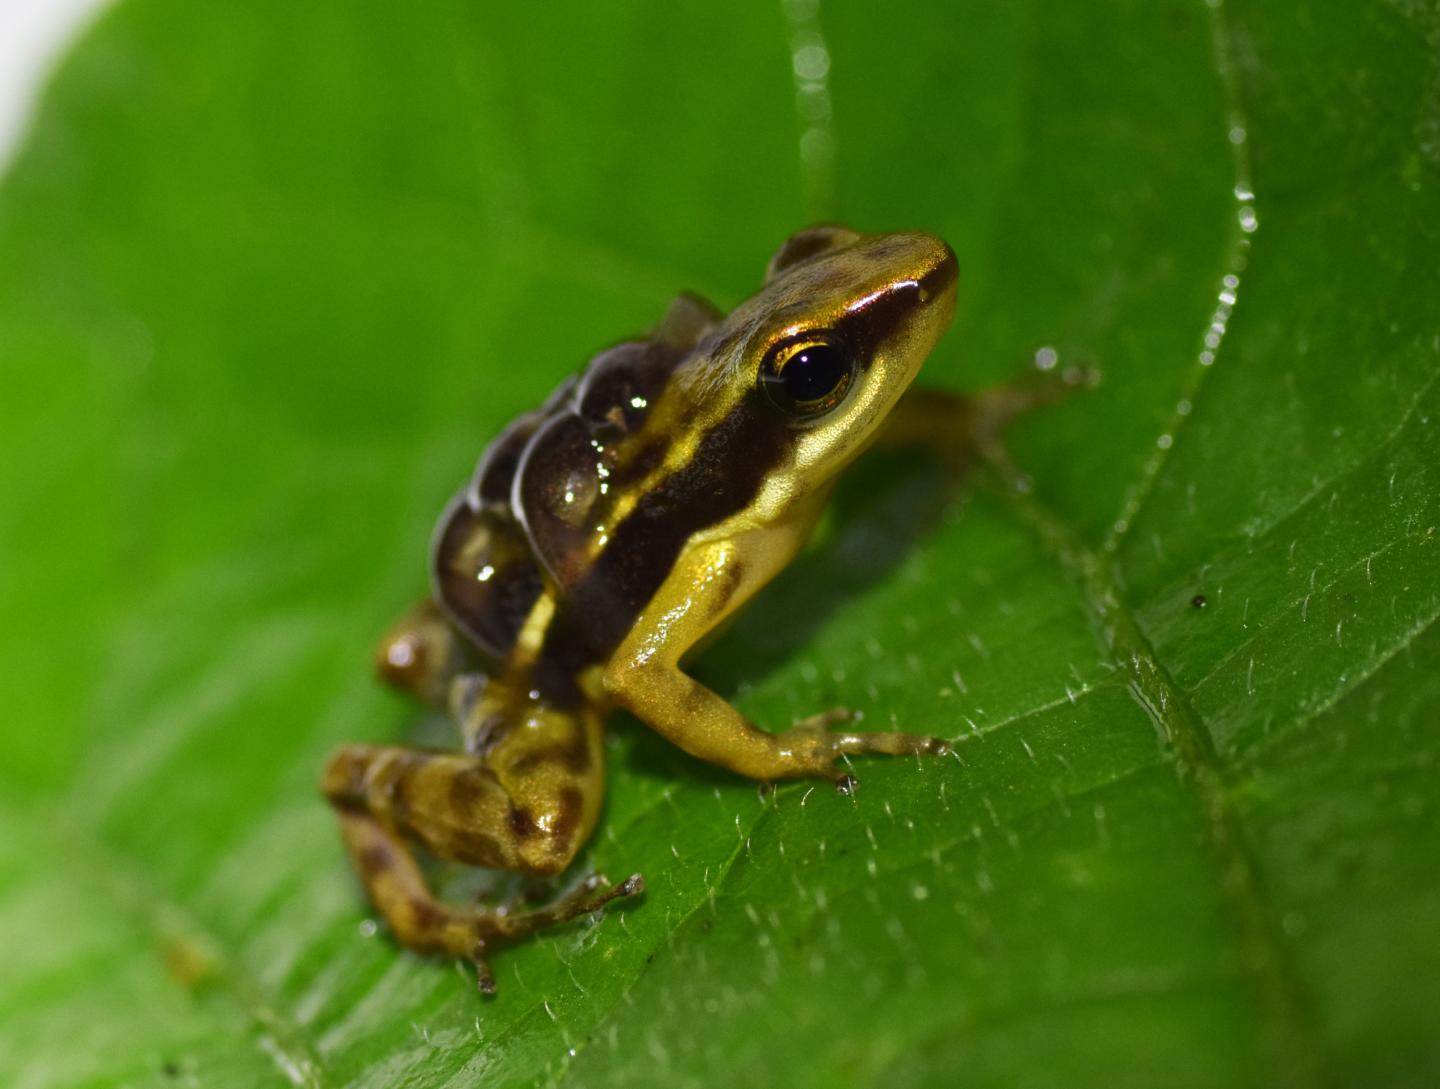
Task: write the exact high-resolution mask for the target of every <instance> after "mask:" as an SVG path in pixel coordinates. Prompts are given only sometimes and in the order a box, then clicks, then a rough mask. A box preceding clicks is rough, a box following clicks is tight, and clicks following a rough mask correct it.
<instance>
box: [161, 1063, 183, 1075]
mask: <svg viewBox="0 0 1440 1089" xmlns="http://www.w3.org/2000/svg"><path fill="white" fill-rule="evenodd" d="M160 1073H162V1074H164V1075H165V1076H166V1077H167V1078H178V1077H179V1076H180V1064H179V1063H177V1062H176V1061H175V1060H174V1059H166V1060H165V1061H164V1062H163V1063H161V1064H160Z"/></svg>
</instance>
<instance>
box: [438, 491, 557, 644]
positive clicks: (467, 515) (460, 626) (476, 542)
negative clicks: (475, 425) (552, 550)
mask: <svg viewBox="0 0 1440 1089" xmlns="http://www.w3.org/2000/svg"><path fill="white" fill-rule="evenodd" d="M431 578H432V581H433V583H434V587H433V588H434V592H435V600H436V602H437V603H438V604H439V605H440V606H441V608H442V609H443V610H444V613H445V615H446V617H447V619H449V621H450V623H451V624H452V625H454V627H455V628H456V629H457V630H459V631H460V632H461V634H463V635H464V636H465V637H466V638H467V639H468V640H469V641H470V642H471V644H472V645H474V646H475V648H476V649H477V650H479V651H480V652H481V653H482V654H487V655H489V656H490V657H492V658H496V659H499V658H503V657H505V655H506V654H507V653H509V651H510V648H511V647H513V646H514V645H515V640H516V639H517V638H518V637H519V635H520V629H521V628H522V627H524V625H525V618H526V617H527V616H529V615H530V610H531V608H533V607H534V605H535V602H536V600H537V599H538V598H539V597H540V593H541V590H542V589H543V579H542V576H541V574H540V568H539V566H538V565H537V564H536V563H535V559H534V557H533V556H532V555H531V553H530V546H529V542H528V541H527V540H526V539H525V536H524V533H523V532H522V531H521V529H520V527H519V525H518V524H517V523H516V522H515V519H514V517H513V516H512V515H511V514H510V511H509V509H508V508H504V507H498V506H495V505H493V504H487V505H486V506H484V507H483V508H481V509H479V510H476V509H475V508H473V507H472V506H471V505H470V504H469V502H468V501H467V500H466V498H465V497H464V496H462V497H461V498H459V499H457V500H456V501H455V502H454V503H452V504H451V505H450V507H449V509H447V510H446V512H445V514H444V515H443V516H442V518H441V521H440V532H439V534H438V536H437V537H436V540H435V550H434V555H433V557H432V560H431Z"/></svg>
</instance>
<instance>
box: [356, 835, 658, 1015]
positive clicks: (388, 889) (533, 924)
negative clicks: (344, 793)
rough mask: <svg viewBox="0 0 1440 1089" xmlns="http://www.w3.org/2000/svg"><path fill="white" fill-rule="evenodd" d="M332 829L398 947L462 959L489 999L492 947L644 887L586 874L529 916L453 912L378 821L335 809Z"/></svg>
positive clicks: (633, 880)
mask: <svg viewBox="0 0 1440 1089" xmlns="http://www.w3.org/2000/svg"><path fill="white" fill-rule="evenodd" d="M340 828H341V831H342V833H343V834H344V837H345V844H346V846H347V847H348V848H349V849H350V853H351V856H352V857H353V858H354V860H355V866H356V869H357V870H358V871H359V873H360V876H361V879H362V880H363V881H364V882H365V886H366V888H367V890H368V891H369V893H370V898H371V900H372V901H374V904H375V907H376V908H377V909H379V911H380V914H381V915H383V916H384V917H385V920H386V922H388V923H389V924H390V929H391V930H392V931H393V932H394V935H395V937H396V938H397V939H398V940H399V941H400V942H401V944H403V945H406V946H408V947H409V948H411V949H414V950H416V951H417V952H422V953H443V954H447V955H449V956H452V957H461V958H463V959H466V960H469V961H470V962H471V963H473V964H474V965H475V969H476V972H477V974H478V976H479V983H480V990H481V991H483V992H484V993H486V994H493V993H494V992H495V980H494V978H493V977H492V976H491V974H490V967H489V964H488V962H487V956H488V954H489V952H490V951H491V950H492V949H494V947H495V946H496V945H498V944H501V943H503V942H506V941H511V940H513V939H516V938H523V937H524V936H526V935H527V934H533V933H535V932H536V931H537V930H543V929H545V928H546V927H551V926H559V925H560V924H561V923H565V922H569V921H570V920H571V919H575V918H578V917H579V916H581V915H587V914H589V913H590V912H593V911H598V910H600V909H601V908H603V907H605V906H606V905H607V904H609V903H610V902H611V901H613V900H616V899H619V898H620V897H622V896H633V895H635V894H636V893H639V892H642V891H643V890H644V887H645V883H644V881H643V880H641V878H640V875H639V874H633V875H632V876H630V877H628V878H626V879H625V880H624V881H621V882H620V883H619V884H615V885H610V884H608V883H607V882H606V880H605V878H603V877H601V876H599V875H592V876H590V877H588V878H586V879H585V880H584V881H582V882H581V883H580V884H579V885H578V886H576V887H575V888H574V889H572V890H570V891H569V892H567V893H565V894H564V895H562V896H561V897H560V898H559V899H557V900H555V901H554V902H552V903H551V904H549V905H547V906H546V907H542V908H538V909H535V910H533V911H531V910H523V911H516V910H513V909H511V908H507V907H493V908H485V907H473V908H460V907H456V906H453V905H451V904H447V903H445V902H443V901H441V900H439V899H438V898H436V897H435V895H434V894H433V893H432V892H431V890H430V888H429V886H428V885H427V884H426V882H425V879H424V877H423V876H422V875H421V873H420V868H419V866H417V865H416V864H415V858H414V856H413V855H412V854H411V851H410V848H409V845H408V844H406V843H405V842H403V841H402V840H400V839H399V838H398V837H397V836H396V835H395V833H393V832H392V831H391V830H390V829H389V828H387V827H386V826H385V825H384V824H382V823H381V822H380V821H378V820H376V819H375V818H374V817H372V816H369V815H368V814H364V813H359V812H355V811H353V810H341V812H340Z"/></svg>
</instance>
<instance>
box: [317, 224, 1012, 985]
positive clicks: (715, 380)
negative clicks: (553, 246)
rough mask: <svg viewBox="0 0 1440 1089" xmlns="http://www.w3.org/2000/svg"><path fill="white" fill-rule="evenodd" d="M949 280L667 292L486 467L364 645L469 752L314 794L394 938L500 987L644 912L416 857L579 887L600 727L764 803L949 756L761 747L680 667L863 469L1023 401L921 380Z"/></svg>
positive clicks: (927, 274)
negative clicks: (633, 731) (753, 786)
mask: <svg viewBox="0 0 1440 1089" xmlns="http://www.w3.org/2000/svg"><path fill="white" fill-rule="evenodd" d="M958 282H959V267H958V263H957V260H956V257H955V254H954V251H953V250H952V249H951V248H950V246H949V245H947V244H946V243H945V242H944V241H943V240H941V239H940V238H938V237H937V236H935V235H933V234H929V233H925V232H920V231H899V232H886V233H877V234H862V233H860V232H857V231H855V230H852V229H850V228H848V227H843V226H836V225H827V226H818V227H810V228H807V229H805V230H802V231H799V232H798V233H796V234H794V235H792V236H791V237H789V238H788V239H786V240H785V242H784V243H783V245H782V246H781V247H780V249H779V250H778V251H777V252H776V253H775V254H774V256H773V257H772V258H771V259H770V261H769V263H768V265H767V266H766V268H765V273H764V277H763V280H762V283H761V286H760V289H759V291H758V292H757V293H756V294H754V295H753V296H751V297H750V298H749V299H747V300H746V301H744V302H742V303H741V304H740V305H739V306H737V307H735V308H734V309H733V310H732V311H730V312H729V313H728V314H724V313H722V312H721V311H719V310H717V309H716V308H715V307H713V306H712V305H710V304H709V303H708V302H706V301H704V300H703V299H701V298H699V297H698V296H696V295H693V294H681V295H679V296H678V297H677V298H676V299H675V301H674V302H673V303H672V304H671V305H670V307H669V309H668V310H667V311H666V312H665V313H664V315H663V317H662V318H661V320H660V321H659V323H658V324H657V325H656V326H655V327H654V328H653V329H652V330H651V332H650V333H649V334H648V335H646V336H644V337H640V338H637V339H633V340H628V341H624V342H622V343H620V344H618V345H616V346H614V347H611V348H608V349H606V350H605V351H602V352H601V353H600V354H598V355H596V356H594V357H593V358H592V359H591V360H590V361H589V362H588V363H587V364H586V365H585V366H584V367H583V368H582V369H581V371H580V372H579V373H578V374H576V375H574V376H572V377H570V378H568V379H567V380H565V381H564V382H563V383H562V384H561V385H560V386H559V387H558V388H557V389H556V390H555V391H554V393H553V394H551V396H550V397H549V398H548V399H547V400H545V401H544V403H543V404H542V405H541V406H540V407H539V408H537V409H535V410H534V411H530V412H527V413H525V414H523V415H521V416H519V417H518V418H516V419H515V420H514V421H513V422H512V423H510V424H509V425H508V426H507V427H506V428H505V429H503V430H502V431H501V432H499V434H498V435H497V436H496V437H495V438H494V440H493V441H492V442H491V443H490V444H489V446H488V447H486V449H485V451H484V453H483V454H482V456H481V457H480V459H479V462H478V465H477V466H476V468H475V470H474V472H473V473H472V475H471V476H470V478H469V479H468V481H467V482H466V483H465V485H464V486H463V487H462V488H461V489H460V490H459V492H458V494H457V495H456V496H455V497H454V498H453V500H452V501H451V502H450V503H449V505H448V506H447V507H446V508H445V510H444V512H443V514H442V515H441V517H440V519H439V522H438V524H437V526H436V529H435V532H434V536H433V539H432V547H431V552H430V586H431V592H430V594H429V596H428V597H426V598H425V599H424V600H422V601H421V602H420V604H419V605H417V606H416V607H415V608H413V609H412V610H411V611H410V612H409V613H407V614H406V615H405V616H404V617H402V618H401V619H400V621H399V622H398V623H396V624H395V626H394V627H393V628H392V629H391V630H390V631H389V632H388V633H387V634H386V635H385V637H384V638H383V639H382V640H381V642H380V645H379V648H378V650H377V653H376V670H377V672H378V674H379V677H380V679H381V680H382V681H384V682H385V683H387V684H389V685H391V686H393V687H395V688H397V689H400V690H402V691H404V692H407V693H409V694H410V695H412V696H415V697H417V698H418V699H419V700H421V701H422V702H424V703H426V704H428V705H429V706H430V707H432V708H434V709H436V710H438V711H441V712H444V713H446V714H448V715H449V716H450V717H452V718H453V719H454V721H455V723H456V725H457V726H458V728H459V734H460V744H459V746H458V748H457V749H455V750H442V749H427V748H419V747H413V746H400V745H370V744H348V745H344V746H342V747H341V748H339V749H338V750H337V751H336V752H335V753H334V754H333V755H332V756H331V758H330V760H329V762H328V763H327V765H326V767H325V770H324V773H323V776H322V783H321V787H322V791H323V794H324V796H325V797H326V798H327V799H328V801H329V803H330V805H331V807H332V808H333V809H334V811H335V813H336V815H337V817H338V819H339V823H340V831H341V836H342V839H343V841H344V844H345V846H346V848H347V850H348V853H349V855H350V858H351V860H352V863H353V866H354V868H355V870H356V872H357V873H358V875H359V877H360V879H361V881H362V883H363V885H364V887H365V890H366V892H367V893H368V895H369V898H370V900H371V902H372V903H373V905H374V907H375V909H376V910H377V911H378V912H379V914H380V915H381V916H383V918H384V919H385V921H386V922H387V923H388V925H389V928H390V930H391V932H392V933H393V935H394V936H395V938H396V939H397V940H398V941H399V942H400V943H401V944H402V945H404V946H406V947H408V948H409V949H411V950H414V951H417V952H420V953H428V954H440V955H448V956H451V957H455V958H460V959H464V960H468V961H470V962H471V963H472V964H474V966H475V969H476V972H477V978H478V980H479V986H480V989H481V991H483V992H485V993H487V994H493V993H494V989H495V985H494V977H493V973H492V972H491V969H490V964H489V957H490V955H491V953H492V952H493V950H494V949H495V947H497V946H498V945H500V944H503V943H506V942H513V941H516V940H519V939H521V938H524V937H525V936H527V935H531V934H534V933H536V932H538V931H541V930H543V929H546V928H549V927H553V926H557V925H559V924H561V923H565V922H568V921H570V920H573V919H576V918H578V917H580V916H584V915H588V914H591V913H594V912H599V911H601V910H602V909H604V908H606V907H607V905H610V904H612V903H614V902H616V901H621V900H625V899H627V898H631V897H635V896H637V895H638V894H640V893H642V892H643V890H644V880H643V878H642V876H641V875H640V874H632V875H630V876H628V877H626V878H625V879H624V880H621V881H618V882H613V883H612V882H610V881H608V880H607V879H606V878H605V877H603V876H602V875H599V874H592V875H590V876H588V877H586V878H585V879H583V880H581V881H580V882H578V883H577V884H575V885H574V886H573V887H572V888H570V889H569V890H568V891H565V892H563V893H561V894H559V895H558V896H556V897H555V898H554V899H552V900H551V902H549V903H548V904H543V905H542V906H538V907H535V906H525V907H519V906H516V905H515V904H511V903H494V904H484V903H479V904H473V905H469V906H464V907H461V906H457V905H454V904H450V903H447V902H445V901H444V900H442V899H440V898H439V897H437V895H436V893H435V892H434V890H433V889H432V887H431V885H430V884H429V883H428V882H427V880H426V877H425V875H424V873H423V871H422V870H421V868H420V866H419V863H418V861H417V858H416V851H417V849H418V850H420V851H423V852H426V853H428V854H430V855H432V856H436V857H438V858H440V859H443V860H448V861H451V862H455V863H460V864H463V865H469V866H478V867H487V868H492V869H497V870H503V871H511V872H514V873H518V874H521V875H527V876H530V877H535V878H537V879H544V878H554V877H555V876H556V875H561V874H563V873H564V872H565V871H566V870H567V869H568V868H569V867H570V865H571V863H572V862H573V861H574V859H575V858H576V856H577V854H578V853H579V851H580V849H581V848H582V847H583V846H584V844H585V843H586V842H587V840H588V839H589V837H590V836H591V834H592V833H593V831H594V830H595V827H596V823H597V821H598V819H599V815H600V808H601V802H602V799H603V795H604V785H605V780H604V759H605V744H604V738H605V732H604V728H605V722H606V719H607V718H608V717H609V716H610V714H611V713H612V712H615V711H618V710H624V711H628V712H629V713H630V714H631V715H633V716H634V717H635V718H637V719H639V720H640V721H641V722H642V723H644V724H645V725H647V726H649V727H650V728H651V729H653V730H654V731H656V732H657V733H658V734H660V735H661V736H662V737H664V738H666V739H667V740H669V741H670V742H672V743H673V744H674V745H676V746H678V747H679V748H680V749H682V750H684V751H685V752H686V753H689V754H690V755H691V756H693V757H696V758H698V759H699V760H702V761H706V762H708V763H710V764H713V765H717V766H719V767H720V768H724V769H728V771H730V772H733V773H736V774H738V775H740V776H744V777H748V778H750V779H754V780H759V781H760V782H762V783H774V782H775V781H777V780H785V779H795V778H818V779H822V780H825V779H828V780H830V781H832V782H833V783H835V784H836V785H837V787H838V788H840V789H842V790H845V791H851V790H853V789H854V788H855V786H856V783H857V780H856V778H855V776H854V774H853V765H852V764H851V762H850V758H851V757H855V756H861V755H868V754H878V755H888V756H896V755H914V756H917V757H922V758H923V757H934V756H941V755H944V754H946V753H948V752H950V751H951V746H950V743H949V742H948V741H947V740H945V739H943V738H940V737H934V736H927V735H921V734H914V733H909V732H905V731H888V732H875V731H868V730H861V729H856V728H854V726H855V719H856V716H855V715H854V714H853V713H852V712H850V711H849V710H847V709H844V708H838V709H832V710H828V711H822V712H820V713H817V714H815V715H813V716H811V717H810V718H808V719H804V720H801V721H799V722H797V723H795V724H793V725H791V726H789V727H788V728H785V729H781V730H776V731H772V730H769V729H766V728H764V727H763V726H761V725H759V724H757V723H754V722H751V721H750V720H749V719H748V718H746V716H745V715H744V714H742V713H741V712H740V711H739V710H738V709H736V708H735V707H734V706H733V705H732V704H731V703H730V702H729V701H728V700H727V699H726V698H725V697H724V696H722V695H721V694H719V693H717V692H715V691H713V690H711V689H710V688H708V687H706V686H705V685H703V684H702V683H700V682H699V681H697V680H696V679H694V678H693V677H692V676H691V675H690V674H689V673H688V672H687V671H686V669H685V666H686V665H687V664H688V662H689V659H690V656H691V655H692V652H694V651H696V650H697V648H699V647H700V646H701V645H702V644H704V643H705V642H706V641H708V640H709V639H710V638H711V637H713V636H714V635H715V634H716V632H717V631H718V630H719V629H720V628H721V627H722V626H723V625H724V624H725V623H726V622H727V621H728V620H729V619H730V618H731V617H733V616H734V615H735V613H736V612H737V611H738V610H739V609H740V608H741V607H742V606H744V605H746V604H747V603H748V602H749V601H750V600H751V599H752V598H753V597H754V596H755V594H756V593H757V592H758V591H759V590H761V589H762V588H763V587H764V586H765V585H766V584H767V583H769V582H770V581H771V580H772V579H773V578H775V576H777V575H778V574H779V573H780V572H781V571H783V570H784V569H785V568H786V566H787V565H788V564H789V563H790V562H791V561H792V560H793V559H794V558H795V557H796V556H797V554H799V553H800V551H801V549H802V548H803V547H804V546H805V544H806V542H807V540H808V538H809V537H810V536H811V533H812V531H813V530H814V529H815V527H816V524H817V522H818V521H819V519H820V518H821V515H822V514H823V512H824V511H825V509H826V505H827V501H828V500H829V498H830V497H831V494H832V492H833V491H834V488H835V486H836V483H837V481H838V480H839V478H840V477H841V475H842V474H843V472H844V470H845V469H846V468H847V467H848V466H850V465H851V464H852V463H853V462H854V461H855V460H856V458H858V457H859V456H860V455H861V454H862V453H863V452H865V451H866V450H867V449H871V448H874V447H877V446H904V445H922V446H932V447H935V448H937V449H942V450H946V451H950V452H953V451H954V450H955V449H956V448H957V445H964V444H966V443H969V442H971V441H972V440H974V439H975V438H976V436H983V435H986V434H990V435H994V434H996V433H998V429H999V428H1000V427H1001V426H1003V425H1004V423H1005V422H1006V421H1008V420H1009V419H1010V418H1011V417H1013V416H1014V415H1015V414H1016V413H1017V412H1019V411H1022V410H1023V409H1024V408H1025V407H1027V406H1028V399H1027V398H1026V397H1023V396H1018V397H1017V396H1016V395H1015V394H1014V392H1013V390H1010V389H1000V391H999V392H998V393H995V392H992V394H991V395H990V396H970V397H966V396H961V395H959V394H950V393H946V392H944V391H940V390H928V389H920V388H912V380H913V379H914V378H915V377H916V375H917V373H918V372H919V370H920V368H921V364H922V363H923V362H924V361H925V359H926V358H927V356H929V355H930V353H931V351H932V349H934V347H935V345H936V343H937V342H938V341H939V339H940V337H941V335H942V334H943V333H944V332H945V331H946V329H947V328H948V327H949V325H950V324H951V322H952V319H953V317H954V314H955V309H956V300H957V290H958ZM923 763H924V761H923V760H922V761H920V764H921V765H923Z"/></svg>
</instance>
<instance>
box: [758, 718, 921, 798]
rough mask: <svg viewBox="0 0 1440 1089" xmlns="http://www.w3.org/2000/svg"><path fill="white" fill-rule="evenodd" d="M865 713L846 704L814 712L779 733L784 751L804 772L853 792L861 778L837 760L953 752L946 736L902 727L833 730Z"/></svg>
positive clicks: (777, 736)
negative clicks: (869, 730)
mask: <svg viewBox="0 0 1440 1089" xmlns="http://www.w3.org/2000/svg"><path fill="white" fill-rule="evenodd" d="M860 717H861V716H860V715H859V714H858V713H856V712H854V711H851V710H850V709H848V708H845V707H836V708H834V709H832V710H829V711H822V712H821V713H820V714H818V715H811V716H810V717H809V718H807V719H803V720H801V721H800V722H798V723H796V724H795V725H794V726H792V727H791V728H790V729H788V730H785V731H784V732H782V733H780V734H777V735H776V738H775V740H776V742H777V744H778V746H779V749H780V752H781V753H782V755H783V756H784V757H785V758H786V759H790V760H794V761H796V763H797V764H798V766H799V767H800V768H803V769H804V770H803V771H802V772H801V774H808V775H818V776H823V777H825V778H827V779H831V780H833V781H834V783H835V786H836V788H837V789H839V790H841V791H843V792H845V793H849V792H850V791H852V790H854V789H855V787H856V786H857V785H858V780H857V779H856V778H855V777H854V776H853V775H850V774H848V773H845V772H842V771H841V770H840V769H839V768H837V767H836V766H835V762H836V761H837V760H840V759H841V758H843V757H846V756H850V755H852V754H860V753H880V754H883V755H886V756H911V755H915V756H943V755H945V754H946V753H948V752H949V751H950V743H949V742H948V741H946V740H945V739H944V738H940V737H927V736H926V735H924V734H910V733H905V732H903V731H899V730H893V731H888V732H885V733H851V732H846V731H837V730H834V729H832V727H834V726H844V725H848V724H849V723H851V722H855V721H856V720H858V719H859V718H860Z"/></svg>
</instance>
